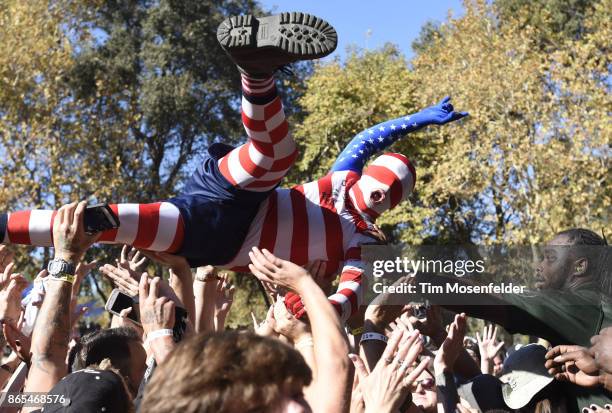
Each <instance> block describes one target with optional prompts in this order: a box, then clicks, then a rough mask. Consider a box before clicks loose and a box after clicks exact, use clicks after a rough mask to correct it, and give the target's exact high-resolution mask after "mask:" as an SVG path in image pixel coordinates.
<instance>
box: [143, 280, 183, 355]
mask: <svg viewBox="0 0 612 413" xmlns="http://www.w3.org/2000/svg"><path fill="white" fill-rule="evenodd" d="M159 283H160V279H159V277H154V278H153V279H151V280H150V281H149V276H148V274H147V273H144V274H142V276H141V277H140V284H139V285H138V293H139V296H140V297H139V298H140V299H139V305H140V322H141V323H142V328H143V330H144V332H145V334H146V336H147V342H148V344H149V346H150V347H151V350H152V351H153V356H154V357H155V361H156V362H157V364H162V363H163V362H164V360H166V358H167V357H168V355H169V354H170V353H171V352H172V350H174V347H175V346H176V343H175V342H174V341H173V339H172V328H173V327H174V302H173V301H171V300H170V299H169V298H168V297H164V296H160V294H159Z"/></svg>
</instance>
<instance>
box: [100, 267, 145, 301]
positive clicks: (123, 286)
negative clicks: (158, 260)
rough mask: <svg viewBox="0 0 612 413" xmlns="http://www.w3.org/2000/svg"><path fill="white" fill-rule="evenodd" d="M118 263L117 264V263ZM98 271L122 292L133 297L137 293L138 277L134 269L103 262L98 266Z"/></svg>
mask: <svg viewBox="0 0 612 413" xmlns="http://www.w3.org/2000/svg"><path fill="white" fill-rule="evenodd" d="M118 265H119V264H118ZM100 272H101V273H102V274H103V275H104V276H106V277H107V278H108V279H109V280H111V282H112V283H113V285H114V286H115V287H116V288H118V289H119V290H120V291H121V292H122V293H124V294H127V295H129V296H130V297H135V296H137V295H138V281H137V280H138V278H136V277H138V276H139V274H137V273H136V272H135V271H131V270H130V269H129V268H126V267H115V266H114V265H111V264H104V265H103V266H102V267H100Z"/></svg>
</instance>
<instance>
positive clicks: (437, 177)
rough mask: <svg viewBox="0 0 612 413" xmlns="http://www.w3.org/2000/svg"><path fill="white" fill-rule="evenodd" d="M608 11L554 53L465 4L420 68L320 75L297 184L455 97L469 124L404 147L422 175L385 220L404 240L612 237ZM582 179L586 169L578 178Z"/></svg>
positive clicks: (388, 62) (375, 66) (598, 11)
mask: <svg viewBox="0 0 612 413" xmlns="http://www.w3.org/2000/svg"><path fill="white" fill-rule="evenodd" d="M608 5H609V1H608V0H604V1H601V2H599V5H598V6H597V7H596V8H594V9H593V11H592V12H591V14H590V15H589V19H588V24H585V28H586V33H587V35H585V37H584V38H583V39H579V40H566V41H565V42H564V43H563V44H562V45H561V46H560V47H559V48H558V49H557V50H556V52H554V53H549V52H543V51H542V50H541V49H540V48H539V47H537V46H538V42H539V41H540V39H541V36H542V33H543V30H546V28H545V27H544V28H541V27H533V26H529V25H525V23H524V22H525V16H524V14H521V13H519V14H517V15H516V16H513V17H507V18H506V20H504V22H503V23H504V24H501V25H500V24H499V21H500V16H499V15H497V14H496V10H495V9H494V8H493V7H492V6H491V5H489V4H487V3H486V2H485V1H476V2H467V3H466V12H465V14H464V15H463V16H462V17H460V18H456V19H454V18H449V19H448V20H447V21H446V22H445V23H444V24H442V25H440V27H439V31H438V32H436V33H439V34H436V35H434V36H432V37H431V38H430V39H429V40H428V41H429V44H428V45H427V48H426V50H423V51H422V52H421V53H418V54H417V55H416V56H415V58H414V59H413V61H412V62H410V63H411V70H409V69H408V67H409V66H408V62H406V61H405V60H404V59H403V57H401V56H400V55H398V54H397V52H396V51H394V49H393V48H389V47H387V48H385V49H383V50H380V51H375V52H362V53H355V54H353V55H351V56H349V57H348V59H347V61H346V62H345V63H344V64H342V63H341V62H338V61H336V62H333V63H331V64H327V65H324V66H320V67H317V69H316V70H315V73H314V75H313V76H312V78H310V79H309V80H308V82H307V85H308V90H307V92H306V94H305V95H304V97H303V98H302V99H301V104H302V107H303V108H304V110H305V111H306V116H305V118H304V121H303V122H302V123H301V124H299V125H296V127H295V130H296V133H295V135H296V136H297V138H298V139H299V141H300V145H301V146H302V149H303V158H302V161H301V163H300V165H299V168H298V169H297V170H296V171H294V172H296V173H298V175H297V176H296V175H295V174H294V175H293V176H292V181H293V182H304V181H306V180H311V179H314V178H316V177H319V176H321V175H322V174H324V173H326V172H327V170H328V169H329V167H330V165H331V164H332V162H333V160H334V159H335V157H336V155H337V154H338V152H339V151H340V150H341V148H343V146H344V145H345V144H346V143H347V142H348V141H349V139H350V138H351V137H352V136H353V135H355V134H356V133H357V132H359V131H360V130H362V129H364V128H366V127H368V126H371V125H373V124H375V123H377V122H380V121H383V120H386V119H389V118H391V117H396V116H399V115H403V114H406V113H410V112H413V111H415V110H416V109H417V108H423V107H425V106H428V105H431V104H432V103H435V102H437V101H438V100H439V99H440V98H441V97H443V96H444V95H446V94H451V95H452V96H453V103H454V105H455V107H456V108H458V109H460V110H467V111H469V112H470V115H471V116H470V117H469V118H467V119H466V120H465V121H462V122H459V123H455V124H451V125H446V126H443V127H435V126H433V127H429V128H428V129H426V130H425V131H423V132H419V133H417V134H415V135H409V136H408V137H407V138H406V139H404V140H402V141H399V142H398V143H396V144H395V148H394V149H395V150H400V151H401V152H403V153H405V154H407V155H408V156H409V157H410V158H411V159H412V160H413V161H414V162H415V164H416V165H417V175H418V182H417V189H416V193H415V194H414V195H413V197H412V200H411V201H412V202H411V203H410V204H408V203H406V204H403V205H402V206H401V207H399V208H397V209H396V210H394V211H391V212H389V213H387V214H385V215H383V216H382V217H381V219H380V222H381V223H383V224H385V226H386V229H391V228H393V229H394V230H395V233H394V234H391V235H392V236H393V237H392V239H396V240H397V239H401V240H403V241H407V242H411V243H421V242H422V243H427V244H432V243H437V244H440V243H470V242H482V243H507V242H513V243H519V244H520V243H529V242H541V241H542V240H544V239H547V238H550V236H551V235H552V234H553V233H554V232H556V231H559V230H561V229H565V228H568V227H572V226H586V227H594V228H595V229H597V226H598V225H599V226H604V225H605V224H606V222H607V221H606V220H607V217H608V214H609V205H610V192H609V189H608V187H607V186H606V184H605V182H606V181H607V180H608V178H609V169H610V168H609V146H608V145H609V142H610V126H609V122H607V120H606V119H607V117H608V112H607V110H606V109H605V108H606V107H609V103H610V101H609V85H608V84H607V83H606V79H609V67H610V62H609V57H608V56H609V55H610V54H609V50H608V46H607V44H606V43H605V41H604V39H606V38H608V37H610V26H609V21H610V19H609V14H610V12H609V10H610V7H606V6H608ZM578 171H579V172H578Z"/></svg>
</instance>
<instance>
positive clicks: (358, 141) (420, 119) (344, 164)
mask: <svg viewBox="0 0 612 413" xmlns="http://www.w3.org/2000/svg"><path fill="white" fill-rule="evenodd" d="M465 116H468V113H467V112H455V111H454V109H453V105H452V104H451V103H450V97H449V96H447V97H445V98H444V99H442V100H441V101H440V103H438V104H437V105H433V106H429V107H427V108H425V109H423V110H421V111H420V112H417V113H414V114H412V115H407V116H403V117H401V118H397V119H392V120H389V121H387V122H383V123H379V124H378V125H375V126H372V127H371V128H369V129H366V130H364V131H362V132H360V133H358V134H357V135H356V136H355V137H354V138H353V139H351V141H350V142H349V144H348V145H347V146H346V148H344V150H343V151H342V152H341V153H340V155H339V156H338V158H337V159H336V162H334V165H333V166H332V168H331V171H332V172H337V171H354V172H357V173H360V174H361V171H362V169H363V167H364V165H365V164H366V162H367V161H368V159H369V158H370V156H372V155H373V154H375V153H377V152H379V151H381V150H383V149H385V148H387V147H389V146H390V145H391V144H393V142H395V141H397V140H398V139H399V138H401V137H403V136H406V134H408V133H410V132H415V131H417V130H419V129H421V128H423V127H425V126H427V125H434V124H435V125H444V124H446V123H449V122H452V121H455V120H458V119H461V118H463V117H465Z"/></svg>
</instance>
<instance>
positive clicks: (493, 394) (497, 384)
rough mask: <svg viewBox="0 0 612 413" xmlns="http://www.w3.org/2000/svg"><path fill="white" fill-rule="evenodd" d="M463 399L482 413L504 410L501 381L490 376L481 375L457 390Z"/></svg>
mask: <svg viewBox="0 0 612 413" xmlns="http://www.w3.org/2000/svg"><path fill="white" fill-rule="evenodd" d="M457 393H458V394H459V396H461V398H463V399H465V400H466V401H467V402H468V403H470V405H471V406H472V407H474V408H477V409H478V410H479V411H481V412H486V411H489V410H494V409H504V408H505V407H506V403H505V402H504V398H503V396H502V383H501V381H500V380H499V379H498V378H497V377H494V376H491V375H490V374H480V375H478V376H476V377H474V378H473V379H472V380H471V381H469V382H467V383H465V384H462V385H460V386H459V388H458V389H457Z"/></svg>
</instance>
